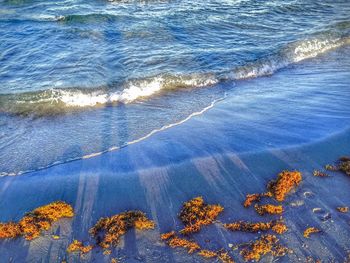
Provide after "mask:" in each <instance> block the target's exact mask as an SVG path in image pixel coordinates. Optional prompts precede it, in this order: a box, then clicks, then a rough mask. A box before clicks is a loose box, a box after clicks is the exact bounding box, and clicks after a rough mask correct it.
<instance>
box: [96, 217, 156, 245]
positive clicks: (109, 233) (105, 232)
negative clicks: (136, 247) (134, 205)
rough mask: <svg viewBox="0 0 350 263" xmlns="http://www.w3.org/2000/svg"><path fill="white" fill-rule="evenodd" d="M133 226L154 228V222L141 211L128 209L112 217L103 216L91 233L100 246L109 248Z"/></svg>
mask: <svg viewBox="0 0 350 263" xmlns="http://www.w3.org/2000/svg"><path fill="white" fill-rule="evenodd" d="M131 228H135V229H138V230H144V229H153V228H154V222H153V221H151V220H149V219H148V218H147V217H146V215H145V213H143V212H141V211H126V212H123V213H120V214H117V215H114V216H111V217H103V218H101V219H100V220H99V221H98V222H97V223H96V224H95V225H94V226H93V227H92V228H91V229H90V234H91V235H92V236H93V237H94V238H95V239H96V241H97V244H98V245H99V246H100V247H102V248H104V249H108V248H110V246H116V245H118V243H119V239H120V237H121V236H123V235H124V234H125V233H126V232H127V231H128V230H129V229H131Z"/></svg>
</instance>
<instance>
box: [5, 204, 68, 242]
mask: <svg viewBox="0 0 350 263" xmlns="http://www.w3.org/2000/svg"><path fill="white" fill-rule="evenodd" d="M73 216H74V212H73V208H72V206H71V205H69V204H67V203H65V202H62V201H56V202H53V203H50V204H47V205H44V206H41V207H38V208H36V209H34V210H33V211H31V212H29V213H27V214H26V215H25V216H24V217H23V218H22V219H21V220H20V221H19V222H18V223H14V222H9V223H0V238H14V237H17V236H24V237H25V239H27V240H32V239H34V238H37V237H38V236H39V235H40V233H41V231H43V230H49V228H50V227H51V225H52V224H53V223H54V222H56V221H58V220H59V219H61V218H64V217H73Z"/></svg>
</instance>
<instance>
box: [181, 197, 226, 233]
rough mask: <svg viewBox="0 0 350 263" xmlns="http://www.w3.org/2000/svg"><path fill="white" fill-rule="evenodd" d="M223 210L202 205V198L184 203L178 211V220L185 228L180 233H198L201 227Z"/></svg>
mask: <svg viewBox="0 0 350 263" xmlns="http://www.w3.org/2000/svg"><path fill="white" fill-rule="evenodd" d="M223 210H224V208H223V207H222V206H220V205H208V204H206V203H204V200H203V198H202V197H196V198H193V199H192V200H190V201H188V202H185V203H184V204H183V206H182V209H181V211H180V215H179V217H180V219H181V221H182V222H183V223H184V225H185V228H184V229H182V230H181V231H180V233H181V234H189V233H194V232H198V231H199V230H200V229H201V227H202V225H209V224H211V223H213V221H214V220H215V219H216V218H217V216H218V215H219V214H220V213H221V212H222V211H223Z"/></svg>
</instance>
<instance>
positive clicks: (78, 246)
mask: <svg viewBox="0 0 350 263" xmlns="http://www.w3.org/2000/svg"><path fill="white" fill-rule="evenodd" d="M91 249H92V246H91V245H88V246H84V245H83V243H82V242H80V241H78V240H76V239H74V240H73V242H72V243H71V244H70V245H69V246H68V248H67V252H68V253H72V252H81V253H83V254H86V253H88V252H90V251H91Z"/></svg>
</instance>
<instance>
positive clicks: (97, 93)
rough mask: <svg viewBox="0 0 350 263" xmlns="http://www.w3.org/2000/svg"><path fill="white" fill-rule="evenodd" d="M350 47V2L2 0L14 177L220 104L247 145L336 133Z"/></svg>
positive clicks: (5, 159)
mask: <svg viewBox="0 0 350 263" xmlns="http://www.w3.org/2000/svg"><path fill="white" fill-rule="evenodd" d="M349 46H350V2H349V1H347V0H344V1H323V0H322V1H321V0H314V1H297V0H293V1H291V0H287V1H277V0H276V1H253V0H247V1H243V0H241V1H233V0H232V1H230V0H222V1H212V0H204V1H188V0H181V1H107V0H106V1H105V0H85V1H78V0H66V1H52V0H46V1H40V0H2V1H1V0H0V174H1V175H16V174H20V173H23V172H25V171H32V170H37V169H42V168H45V167H48V166H51V165H54V164H58V163H64V162H67V161H71V160H75V159H79V158H86V157H89V156H94V155H95V154H97V153H101V152H104V151H109V150H118V149H119V148H120V147H122V146H125V145H128V144H130V143H135V142H138V141H140V140H142V139H144V138H147V137H148V136H151V135H153V134H154V133H156V132H158V131H161V130H164V129H167V128H170V127H172V126H174V125H181V123H183V122H184V121H187V120H188V119H190V118H191V117H195V116H198V115H200V114H203V113H205V112H206V111H207V110H210V109H211V108H212V107H215V106H216V104H218V103H225V104H226V105H228V106H227V107H229V108H230V110H231V111H232V112H234V113H235V114H233V116H234V118H232V119H230V120H224V119H223V120H222V121H223V123H225V127H226V129H227V127H229V128H230V129H231V130H232V131H231V133H232V141H233V142H230V143H233V144H234V145H237V147H235V150H237V151H241V152H244V151H254V150H261V149H264V148H268V147H281V146H286V145H293V144H299V143H307V142H310V141H313V140H318V139H322V138H323V137H326V136H327V135H330V134H333V133H336V132H338V131H341V130H344V129H346V128H348V127H349V126H350V106H349V105H350V48H349ZM269 105H270V107H269ZM215 118H216V119H219V120H220V118H223V117H221V116H220V115H218V116H215ZM214 129H215V127H214ZM218 132H219V129H218ZM259 136H262V137H261V138H263V140H262V139H261V138H260V137H259ZM252 142H254V143H252ZM169 154H170V153H169Z"/></svg>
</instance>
